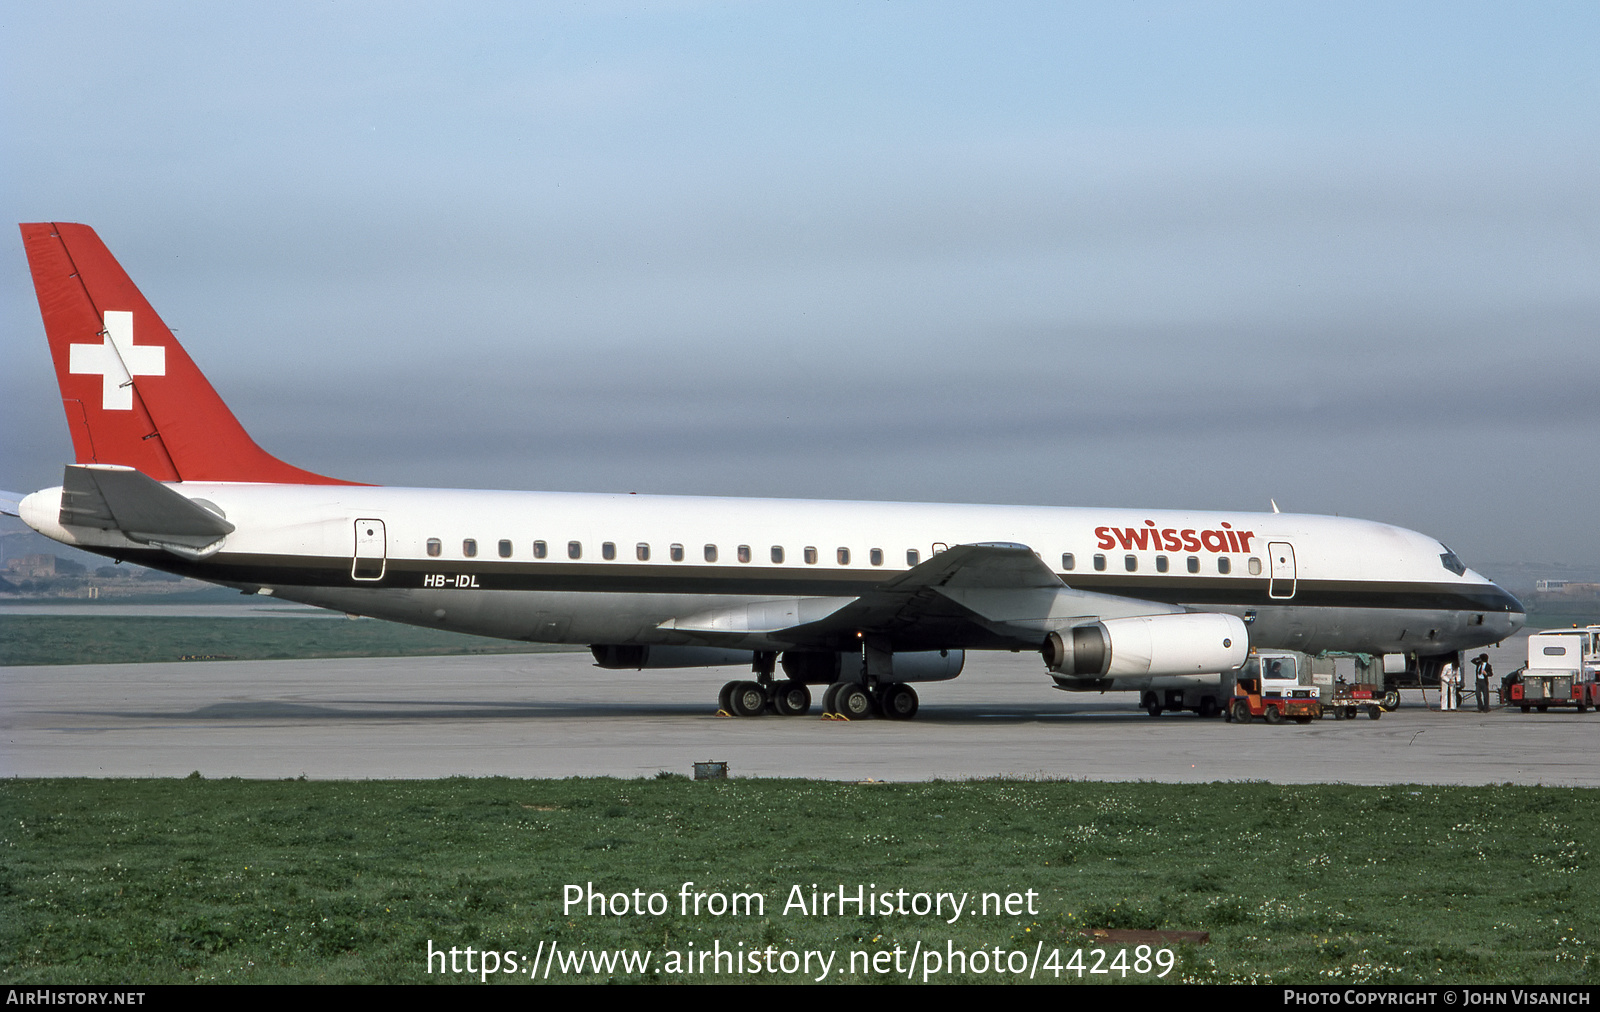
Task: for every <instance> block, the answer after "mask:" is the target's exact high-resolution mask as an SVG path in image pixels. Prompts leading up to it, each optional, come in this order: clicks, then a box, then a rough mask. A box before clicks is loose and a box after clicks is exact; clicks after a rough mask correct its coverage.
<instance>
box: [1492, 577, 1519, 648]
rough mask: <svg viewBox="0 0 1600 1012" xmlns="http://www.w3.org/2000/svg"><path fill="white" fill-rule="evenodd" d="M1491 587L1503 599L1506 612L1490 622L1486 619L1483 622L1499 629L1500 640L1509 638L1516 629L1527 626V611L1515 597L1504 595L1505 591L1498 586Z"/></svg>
mask: <svg viewBox="0 0 1600 1012" xmlns="http://www.w3.org/2000/svg"><path fill="white" fill-rule="evenodd" d="M1493 586H1494V589H1495V590H1497V591H1499V592H1500V594H1501V596H1503V597H1504V598H1505V601H1506V610H1505V611H1503V612H1501V613H1500V614H1498V615H1495V616H1493V618H1492V620H1490V619H1486V620H1485V621H1492V623H1493V624H1494V625H1495V627H1496V628H1498V629H1501V630H1502V631H1501V634H1500V635H1501V637H1502V638H1504V637H1507V636H1510V635H1511V634H1512V633H1514V632H1516V631H1517V630H1518V629H1521V628H1522V627H1523V626H1524V625H1526V624H1527V622H1528V609H1527V608H1525V607H1523V604H1522V602H1521V601H1518V600H1517V599H1516V598H1515V597H1513V596H1512V595H1510V594H1508V593H1506V591H1505V589H1504V588H1503V587H1501V586H1500V585H1499V584H1494V585H1493Z"/></svg>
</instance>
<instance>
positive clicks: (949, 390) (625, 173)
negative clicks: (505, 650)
mask: <svg viewBox="0 0 1600 1012" xmlns="http://www.w3.org/2000/svg"><path fill="white" fill-rule="evenodd" d="M0 102H3V104H0V127H3V129H0V204H3V205H4V207H5V210H6V213H7V214H9V216H10V217H9V220H10V221H12V222H23V221H43V220H60V221H80V222H84V223H87V224H89V225H92V226H93V227H94V228H95V229H96V230H97V231H98V232H99V233H100V235H101V237H102V238H103V239H104V240H105V241H106V243H107V245H108V246H110V248H111V249H112V251H113V252H114V253H115V254H116V255H117V257H118V258H119V259H120V260H121V262H122V264H123V266H124V267H125V268H126V269H127V270H128V271H129V273H130V275H131V276H132V277H133V278H134V280H135V281H136V282H137V283H138V284H139V285H140V287H141V288H142V290H143V291H144V293H145V295H146V296H147V297H148V298H149V299H150V301H151V302H152V304H154V305H155V307H156V309H157V311H158V312H160V313H161V314H162V316H163V317H164V318H165V320H166V322H167V323H168V324H169V325H171V326H172V327H173V328H175V330H176V331H177V333H178V338H179V340H180V341H182V342H183V343H184V345H185V347H186V348H187V349H188V350H189V352H190V354H191V356H192V357H193V358H194V359H195V360H196V361H197V363H198V364H199V365H200V367H201V368H202V370H204V371H205V372H206V374H207V376H208V377H209V378H210V379H211V381H212V383H213V385H214V386H216V387H217V389H218V390H219V391H220V392H221V393H222V395H223V397H224V398H225V399H226V400H227V401H228V403H229V404H230V406H231V407H232V408H233V409H234V411H235V413H236V414H238V415H239V417H240V419H241V420H242V421H243V422H244V424H245V426H246V427H247V428H248V429H249V430H250V432H251V434H252V435H253V436H254V437H255V439H256V440H257V442H259V443H261V444H262V445H263V446H264V447H266V448H267V449H268V450H269V451H271V452H273V453H275V454H276V455H278V456H280V457H283V458H284V459H286V460H289V461H290V462H292V463H295V464H297V465H300V466H302V467H306V468H309V469H311V470H313V471H317V472H321V473H324V474H332V475H337V476H340V477H345V478H351V479H357V480H362V481H370V482H377V483H381V484H389V485H425V486H446V487H488V488H522V489H552V490H584V491H639V492H664V493H687V494H699V495H739V496H786V497H805V498H849V499H892V500H918V501H921V500H933V501H950V502H1001V503H1026V504H1043V505H1103V506H1143V507H1150V508H1201V509H1217V510H1223V509H1227V510H1256V509H1267V508H1269V502H1270V501H1271V500H1276V502H1277V503H1278V505H1279V506H1280V507H1282V508H1283V509H1284V510H1286V511H1295V512H1308V513H1337V514H1343V515H1354V516H1361V517H1366V518H1369V519H1374V520H1382V521H1387V522H1390V523H1396V524H1399V525H1401V526H1405V527H1409V528H1413V529H1416V530H1421V531H1425V532H1427V533H1429V534H1431V535H1433V536H1435V537H1438V538H1441V539H1442V540H1444V541H1445V542H1446V543H1448V544H1449V545H1450V546H1451V547H1452V548H1454V549H1455V550H1456V551H1457V553H1458V554H1459V555H1461V556H1462V557H1463V559H1464V560H1465V561H1466V562H1467V563H1468V564H1469V565H1473V566H1475V567H1478V568H1481V569H1484V570H1485V571H1486V572H1492V571H1493V570H1495V569H1496V568H1497V567H1499V568H1504V567H1508V566H1513V565H1534V566H1539V565H1551V566H1554V565H1562V564H1565V565H1577V566H1586V567H1592V568H1596V569H1600V536H1597V530H1596V523H1595V517H1596V505H1595V504H1596V502H1597V499H1600V496H1597V493H1600V452H1597V448H1600V398H1597V396H1596V393H1597V385H1600V382H1597V381H1600V185H1597V184H1600V172H1597V169H1600V7H1597V6H1596V5H1594V4H1592V3H1572V4H1560V3H1547V4H1533V5H1529V4H1495V3H1465V2H1451V3H1437V4H1435V3H1411V4H1407V3H1374V4H1360V3H1342V4H1296V3H1281V2H1274V3H1259V4H1258V3H1205V4H1198V3H1196V4H1191V3H1154V2H1140V3H1134V2H1130V3H1124V4H1104V3H1088V4H1070V3H1047V4H1027V3H1015V4H1005V5H981V6H980V5H976V4H971V5H964V4H937V3H915V4H912V3H881V2H880V3H811V4H743V3H728V4H710V3H705V4H702V3H665V4H648V3H638V4H631V3H589V4H573V5H560V4H553V3H552V4H543V3H541V4H521V3H508V4H457V5H453V6H449V7H447V6H445V5H443V4H437V5H435V4H420V3H418V4H399V3H384V4H363V3H344V2H339V3H329V2H320V3H285V4H272V5H266V6H262V7H259V8H255V7H249V6H247V5H232V4H228V5H223V4H196V3H181V4H179V3H173V4H152V3H137V2H133V3H129V2H118V3H99V2H84V3H52V4H18V5H11V6H9V7H8V8H7V10H6V11H5V13H4V14H3V15H0ZM12 235H13V239H12V241H10V242H0V356H3V357H0V487H3V488H9V489H14V490H21V491H30V490H32V489H35V488H40V487H46V486H50V485H55V484H59V482H60V480H61V465H62V464H63V463H64V462H66V461H67V460H69V459H70V457H71V446H70V441H69V438H68V433H67V429H66V425H65V422H64V418H63V416H62V412H61V407H60V400H59V396H58V394H57V391H56V388H55V382H54V374H53V371H52V369H51V366H50V361H49V355H48V349H47V348H46V345H45V341H44V336H43V329H42V326H41V324H40V322H39V317H38V312H37V305H36V303H35V301H34V298H33V294H32V287H31V283H30V280H29V277H28V272H27V265H26V261H25V259H24V257H23V254H22V248H21V243H20V240H19V239H17V237H16V233H12Z"/></svg>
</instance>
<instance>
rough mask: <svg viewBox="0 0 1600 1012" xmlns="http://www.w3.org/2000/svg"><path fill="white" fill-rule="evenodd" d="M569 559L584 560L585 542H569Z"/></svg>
mask: <svg viewBox="0 0 1600 1012" xmlns="http://www.w3.org/2000/svg"><path fill="white" fill-rule="evenodd" d="M567 558H569V559H581V558H583V542H581V541H568V542H567Z"/></svg>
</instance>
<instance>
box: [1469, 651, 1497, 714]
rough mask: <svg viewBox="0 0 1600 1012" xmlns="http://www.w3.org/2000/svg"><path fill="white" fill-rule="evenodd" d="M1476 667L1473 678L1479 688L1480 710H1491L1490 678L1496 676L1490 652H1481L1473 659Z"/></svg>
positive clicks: (1473, 664)
mask: <svg viewBox="0 0 1600 1012" xmlns="http://www.w3.org/2000/svg"><path fill="white" fill-rule="evenodd" d="M1472 666H1473V668H1474V669H1475V671H1474V678H1473V680H1474V681H1475V682H1476V683H1477V689H1478V712H1479V713H1488V712H1489V679H1491V678H1493V677H1494V665H1492V664H1490V663H1489V655H1488V654H1479V655H1478V656H1476V657H1474V658H1473V659H1472Z"/></svg>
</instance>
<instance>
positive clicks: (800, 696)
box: [772, 681, 811, 717]
mask: <svg viewBox="0 0 1600 1012" xmlns="http://www.w3.org/2000/svg"><path fill="white" fill-rule="evenodd" d="M772 712H773V713H776V714H777V715H778V716H780V717H804V716H805V715H806V714H808V713H810V712H811V690H810V689H808V688H806V686H805V683H804V682H789V681H784V682H779V683H778V684H776V685H774V686H773V687H772Z"/></svg>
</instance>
